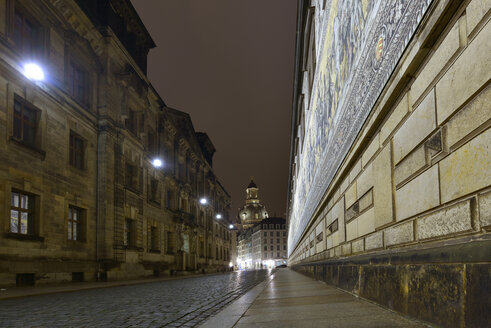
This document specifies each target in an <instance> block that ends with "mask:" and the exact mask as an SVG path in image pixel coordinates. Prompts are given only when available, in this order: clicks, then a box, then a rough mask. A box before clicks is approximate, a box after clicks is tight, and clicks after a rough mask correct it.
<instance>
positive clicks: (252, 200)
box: [239, 179, 268, 229]
mask: <svg viewBox="0 0 491 328" xmlns="http://www.w3.org/2000/svg"><path fill="white" fill-rule="evenodd" d="M246 194H247V198H246V203H245V205H244V206H243V207H241V208H240V209H239V220H240V222H241V223H242V228H243V229H248V228H250V227H252V226H254V225H255V224H256V223H259V222H261V221H262V220H264V219H266V218H267V217H268V212H267V211H266V207H265V206H264V205H263V204H261V202H260V201H259V188H258V187H257V185H256V184H255V183H254V181H253V180H252V179H251V182H250V183H249V185H248V186H247V189H246Z"/></svg>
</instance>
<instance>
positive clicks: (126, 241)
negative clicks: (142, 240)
mask: <svg viewBox="0 0 491 328" xmlns="http://www.w3.org/2000/svg"><path fill="white" fill-rule="evenodd" d="M123 246H124V247H126V248H127V249H131V248H136V220H134V219H131V218H125V219H124V230H123Z"/></svg>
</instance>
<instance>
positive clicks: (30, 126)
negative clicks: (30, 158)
mask: <svg viewBox="0 0 491 328" xmlns="http://www.w3.org/2000/svg"><path fill="white" fill-rule="evenodd" d="M40 112H41V111H40V110H39V109H37V108H35V107H34V106H33V105H31V104H29V103H28V102H26V101H24V100H23V99H21V98H20V97H15V98H14V120H13V124H14V127H13V136H14V138H16V139H17V140H19V141H22V142H23V143H25V144H27V145H29V146H31V147H36V146H37V140H36V139H37V138H36V136H37V130H38V125H39V114H40Z"/></svg>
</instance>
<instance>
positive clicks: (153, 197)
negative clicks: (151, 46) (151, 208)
mask: <svg viewBox="0 0 491 328" xmlns="http://www.w3.org/2000/svg"><path fill="white" fill-rule="evenodd" d="M148 198H149V200H150V201H152V202H155V203H158V204H160V193H159V181H158V180H157V179H150V183H149V186H148Z"/></svg>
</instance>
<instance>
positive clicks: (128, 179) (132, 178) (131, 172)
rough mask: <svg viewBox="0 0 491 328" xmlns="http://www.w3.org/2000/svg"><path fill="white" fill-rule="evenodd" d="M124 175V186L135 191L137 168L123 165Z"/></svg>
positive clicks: (127, 164) (126, 164) (136, 187)
mask: <svg viewBox="0 0 491 328" xmlns="http://www.w3.org/2000/svg"><path fill="white" fill-rule="evenodd" d="M124 175H125V179H124V183H125V186H126V187H128V188H131V189H133V190H137V189H138V168H137V167H136V165H132V164H130V163H125V170H124Z"/></svg>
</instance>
